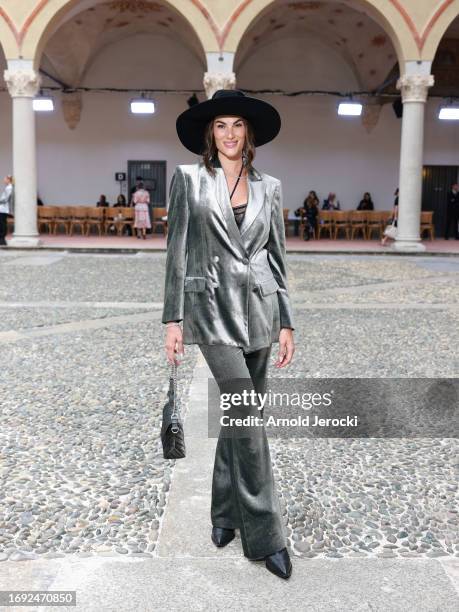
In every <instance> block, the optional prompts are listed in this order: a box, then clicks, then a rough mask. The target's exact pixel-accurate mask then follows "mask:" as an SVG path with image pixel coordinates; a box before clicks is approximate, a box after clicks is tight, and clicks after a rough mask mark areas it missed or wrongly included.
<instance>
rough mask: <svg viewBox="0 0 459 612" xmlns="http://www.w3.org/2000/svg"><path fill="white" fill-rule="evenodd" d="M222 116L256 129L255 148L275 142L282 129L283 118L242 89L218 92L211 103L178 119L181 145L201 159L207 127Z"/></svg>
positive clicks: (266, 104)
mask: <svg viewBox="0 0 459 612" xmlns="http://www.w3.org/2000/svg"><path fill="white" fill-rule="evenodd" d="M221 115H228V116H231V115H234V116H237V117H243V118H244V119H247V121H249V122H250V124H251V126H252V128H253V132H254V140H255V146H256V147H261V146H262V145H264V144H266V143H268V142H270V141H271V140H273V139H274V138H275V137H276V136H277V134H278V133H279V131H280V128H281V118H280V115H279V113H278V112H277V110H276V109H275V108H274V106H272V105H271V104H269V103H268V102H264V101H263V100H259V99H258V98H251V97H249V96H246V95H245V94H244V93H243V92H242V91H240V90H239V89H219V90H218V91H216V92H215V93H214V95H213V96H212V98H211V99H210V100H205V101H204V102H200V103H199V104H195V105H194V106H192V107H191V108H188V109H187V110H186V111H184V112H183V113H182V114H181V115H179V116H178V117H177V121H176V128H177V134H178V137H179V139H180V142H181V143H182V144H183V146H184V147H186V148H187V149H188V150H189V151H191V152H192V153H196V154H197V155H201V154H202V153H203V149H204V134H205V129H206V126H207V124H208V123H209V121H211V120H212V119H214V118H215V117H218V116H221Z"/></svg>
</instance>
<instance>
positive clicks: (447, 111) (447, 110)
mask: <svg viewBox="0 0 459 612" xmlns="http://www.w3.org/2000/svg"><path fill="white" fill-rule="evenodd" d="M438 118H439V119H442V120H444V121H458V120H459V104H458V103H457V102H456V103H453V101H452V100H450V102H449V104H448V103H447V104H442V106H440V111H439V113H438Z"/></svg>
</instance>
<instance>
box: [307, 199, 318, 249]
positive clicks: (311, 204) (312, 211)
mask: <svg viewBox="0 0 459 612" xmlns="http://www.w3.org/2000/svg"><path fill="white" fill-rule="evenodd" d="M304 210H305V218H306V227H305V232H304V238H305V240H309V238H310V236H311V235H312V236H315V235H316V232H317V217H318V214H319V198H318V197H317V193H316V192H315V191H313V190H312V191H310V192H309V195H308V197H307V198H306V199H305V201H304Z"/></svg>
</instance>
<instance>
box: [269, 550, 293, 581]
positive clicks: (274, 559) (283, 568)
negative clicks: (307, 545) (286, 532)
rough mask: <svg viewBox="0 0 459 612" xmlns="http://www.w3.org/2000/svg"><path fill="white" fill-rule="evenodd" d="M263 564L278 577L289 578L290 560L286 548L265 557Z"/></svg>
mask: <svg viewBox="0 0 459 612" xmlns="http://www.w3.org/2000/svg"><path fill="white" fill-rule="evenodd" d="M265 564H266V567H267V569H268V570H269V571H270V572H272V573H273V574H276V576H279V577H280V578H290V576H291V574H292V562H291V561H290V556H289V554H288V550H287V549H286V548H283V549H282V550H279V551H277V552H275V553H273V554H272V555H268V556H267V557H265Z"/></svg>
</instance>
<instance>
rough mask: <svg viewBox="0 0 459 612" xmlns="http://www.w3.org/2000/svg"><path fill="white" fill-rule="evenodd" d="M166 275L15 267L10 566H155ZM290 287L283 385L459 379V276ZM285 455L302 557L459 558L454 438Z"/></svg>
mask: <svg viewBox="0 0 459 612" xmlns="http://www.w3.org/2000/svg"><path fill="white" fill-rule="evenodd" d="M164 271H165V254H164V253H152V254H150V253H140V254H138V255H116V254H109V255H94V254H85V255H82V254H73V253H67V254H66V253H49V254H46V253H40V254H37V253H33V254H31V253H27V252H20V251H15V252H14V253H3V252H2V253H0V274H1V277H2V281H3V282H2V285H1V288H0V360H1V364H2V382H3V385H2V390H3V394H2V402H1V411H0V560H6V559H10V560H24V559H34V558H40V557H45V558H49V557H58V556H63V555H66V554H68V553H76V554H77V555H80V556H91V555H102V556H103V555H111V554H115V555H118V554H119V555H125V556H129V555H131V556H132V555H134V556H154V555H155V554H156V553H155V549H156V545H157V542H158V533H159V531H160V529H161V521H162V517H163V515H164V512H165V509H166V508H167V501H168V491H169V487H170V481H171V474H172V470H173V468H174V462H173V461H165V460H164V459H163V458H162V450H161V445H160V440H159V428H160V423H161V413H162V406H163V403H164V399H165V393H166V383H167V375H168V366H167V363H166V361H165V356H164V349H163V329H162V325H161V322H160V318H161V308H162V295H163V284H164ZM288 271H289V282H290V292H291V295H292V299H293V307H294V313H295V316H296V329H295V342H296V352H295V358H294V361H293V363H292V364H291V366H290V367H289V368H287V369H286V370H285V371H282V373H281V374H280V373H279V372H278V371H277V370H276V371H274V370H275V369H274V368H273V367H272V366H271V368H272V370H271V372H270V375H272V376H279V375H282V376H291V377H303V376H315V377H353V376H355V377H359V376H360V377H361V376H366V377H397V376H400V377H456V376H457V374H458V356H457V346H458V344H459V325H458V311H459V300H458V292H459V283H458V279H459V259H456V258H452V257H448V258H440V257H406V256H403V257H395V256H394V257H390V258H388V257H378V256H357V257H353V256H332V255H307V254H305V255H293V254H291V255H289V256H288ZM197 350H198V349H197V347H195V346H186V348H185V351H186V352H185V360H184V361H183V364H182V366H181V368H182V369H181V381H182V383H183V384H182V385H180V390H181V393H182V395H183V399H184V403H185V410H186V398H187V392H188V385H189V381H190V379H191V377H192V373H193V369H194V366H195V363H196V358H197ZM273 360H274V359H273ZM452 435H453V433H452ZM454 435H457V432H455V434H454ZM270 447H271V453H272V458H273V464H274V471H275V477H276V480H277V482H278V486H279V491H280V494H281V505H282V509H283V513H284V521H285V523H286V525H287V530H288V534H289V540H290V547H291V550H292V552H293V553H294V554H296V555H298V556H303V557H321V556H325V557H337V558H340V557H347V556H349V557H353V556H354V557H359V556H362V557H373V556H382V557H384V558H385V557H389V558H391V557H438V556H446V557H448V556H453V557H454V556H455V557H458V556H459V531H458V529H459V526H458V525H459V523H458V508H459V504H458V487H457V482H458V481H457V471H458V467H459V459H458V455H457V450H458V444H457V439H455V438H454V437H451V438H446V439H425V438H419V439H409V440H408V439H390V440H383V439H348V440H338V439H330V440H326V439H325V440H324V439H321V440H305V439H287V440H285V439H284V440H280V439H270ZM209 494H210V493H209Z"/></svg>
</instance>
